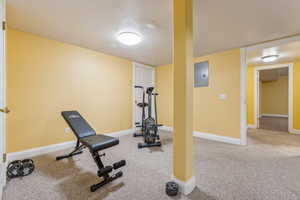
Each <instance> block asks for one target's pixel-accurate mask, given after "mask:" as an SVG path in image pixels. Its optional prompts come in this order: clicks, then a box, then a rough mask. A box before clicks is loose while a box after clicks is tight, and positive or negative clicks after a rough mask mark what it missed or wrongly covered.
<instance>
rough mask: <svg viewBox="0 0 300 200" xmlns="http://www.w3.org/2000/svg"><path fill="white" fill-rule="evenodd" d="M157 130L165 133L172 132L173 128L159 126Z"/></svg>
mask: <svg viewBox="0 0 300 200" xmlns="http://www.w3.org/2000/svg"><path fill="white" fill-rule="evenodd" d="M159 130H162V131H167V132H172V131H173V127H170V126H161V127H159Z"/></svg>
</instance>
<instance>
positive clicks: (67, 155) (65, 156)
mask: <svg viewBox="0 0 300 200" xmlns="http://www.w3.org/2000/svg"><path fill="white" fill-rule="evenodd" d="M84 148H85V146H83V145H80V142H79V140H77V143H76V147H75V149H74V151H72V152H71V153H69V154H66V155H62V156H57V157H56V160H62V159H65V158H70V157H73V156H75V155H78V154H81V153H82V149H84Z"/></svg>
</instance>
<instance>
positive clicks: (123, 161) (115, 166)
mask: <svg viewBox="0 0 300 200" xmlns="http://www.w3.org/2000/svg"><path fill="white" fill-rule="evenodd" d="M125 165H126V161H125V160H121V161H119V162H116V163H114V164H113V167H114V169H119V168H120V167H123V166H125Z"/></svg>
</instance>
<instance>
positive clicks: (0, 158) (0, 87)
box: [0, 0, 7, 199]
mask: <svg viewBox="0 0 300 200" xmlns="http://www.w3.org/2000/svg"><path fill="white" fill-rule="evenodd" d="M0 6H1V8H0V18H1V19H0V22H1V27H0V28H1V29H2V31H3V38H2V41H3V43H2V45H3V46H2V48H1V49H0V54H1V58H0V81H1V83H0V95H1V96H2V98H3V99H1V100H0V107H1V108H4V107H5V106H6V52H5V49H6V48H5V46H6V28H7V27H6V25H5V24H6V0H1V5H0ZM0 98H1V97H0ZM0 123H1V125H0V168H1V169H0V170H1V171H2V174H0V199H2V192H3V188H4V186H5V185H6V160H5V159H4V157H5V153H6V116H5V113H3V112H1V113H0Z"/></svg>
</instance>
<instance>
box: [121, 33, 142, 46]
mask: <svg viewBox="0 0 300 200" xmlns="http://www.w3.org/2000/svg"><path fill="white" fill-rule="evenodd" d="M118 40H119V42H121V43H122V44H125V45H127V46H133V45H136V44H138V43H140V42H141V41H142V36H141V35H140V34H138V33H135V32H121V33H119V34H118Z"/></svg>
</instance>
